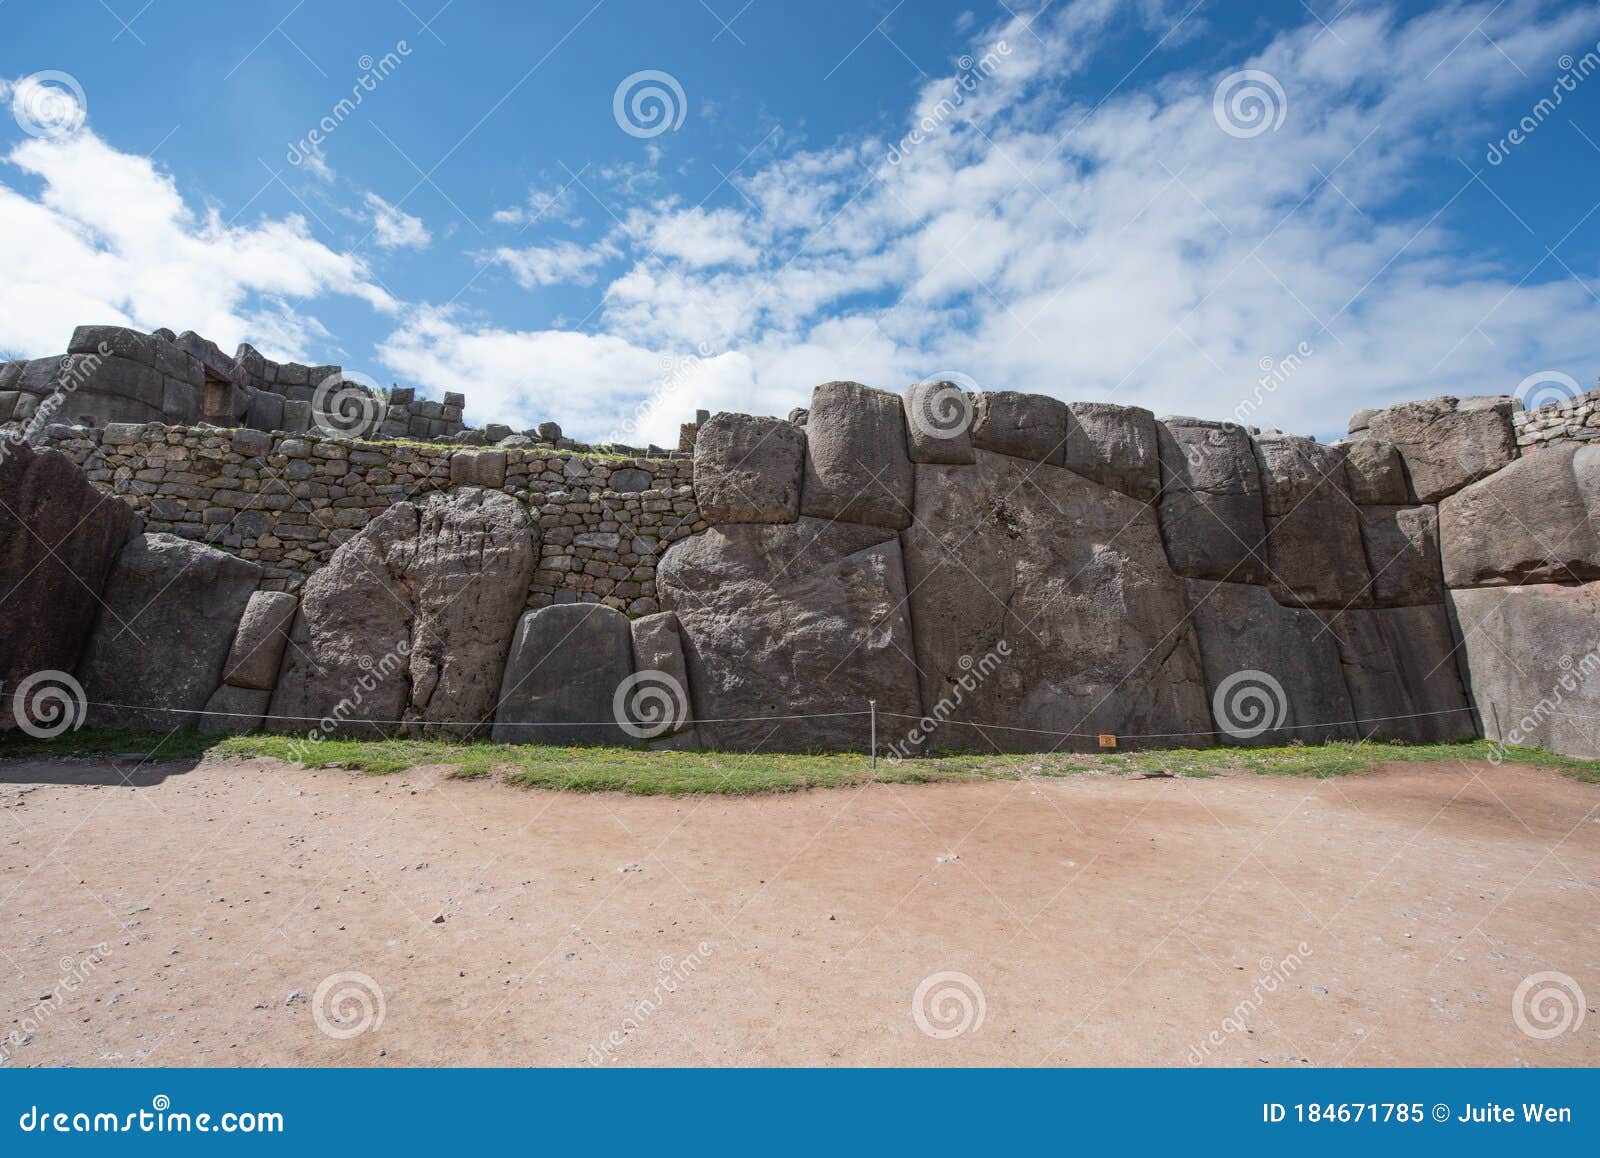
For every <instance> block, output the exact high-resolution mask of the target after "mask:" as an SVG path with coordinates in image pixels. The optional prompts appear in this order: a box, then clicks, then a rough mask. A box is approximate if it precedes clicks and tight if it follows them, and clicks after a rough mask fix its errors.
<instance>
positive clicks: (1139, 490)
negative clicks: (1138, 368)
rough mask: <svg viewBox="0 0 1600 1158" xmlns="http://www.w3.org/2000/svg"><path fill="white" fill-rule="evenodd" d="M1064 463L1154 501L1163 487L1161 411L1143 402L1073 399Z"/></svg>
mask: <svg viewBox="0 0 1600 1158" xmlns="http://www.w3.org/2000/svg"><path fill="white" fill-rule="evenodd" d="M1067 412H1068V414H1069V415H1070V417H1069V420H1068V426H1069V429H1068V432H1067V441H1066V444H1065V446H1064V447H1063V448H1062V458H1061V464H1062V465H1063V466H1065V467H1066V468H1067V469H1068V470H1072V471H1076V472H1077V473H1078V474H1081V475H1082V476H1083V477H1084V478H1088V479H1093V480H1094V481H1095V482H1097V483H1100V484H1101V485H1102V486H1108V487H1110V488H1111V489H1112V490H1115V491H1121V492H1122V493H1123V494H1125V495H1128V496H1130V497H1132V498H1136V499H1138V500H1139V501H1140V502H1149V501H1150V500H1151V499H1153V498H1155V497H1156V495H1157V494H1158V493H1159V492H1160V490H1161V452H1160V448H1159V446H1158V445H1157V442H1156V416H1155V415H1154V414H1151V413H1150V411H1148V410H1145V409H1144V408H1143V407H1140V406H1117V405H1115V404H1113V403H1110V402H1069V403H1067Z"/></svg>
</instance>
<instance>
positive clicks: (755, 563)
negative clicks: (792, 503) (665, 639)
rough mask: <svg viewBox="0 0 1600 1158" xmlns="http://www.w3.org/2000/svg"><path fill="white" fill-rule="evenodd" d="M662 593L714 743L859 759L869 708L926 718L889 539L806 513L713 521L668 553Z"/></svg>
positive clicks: (659, 579)
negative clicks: (795, 517)
mask: <svg viewBox="0 0 1600 1158" xmlns="http://www.w3.org/2000/svg"><path fill="white" fill-rule="evenodd" d="M656 586H657V590H658V591H659V592H660V596H661V601H662V604H663V605H664V606H665V607H666V608H668V609H669V610H674V611H676V612H677V613H678V622H679V624H680V626H681V629H682V632H683V638H684V648H685V660H686V662H687V665H688V671H689V682H690V685H691V693H692V695H693V697H694V714H695V716H696V717H697V718H699V719H701V720H714V721H720V722H716V723H702V724H700V725H699V732H700V735H701V738H702V740H703V741H704V742H705V743H706V744H707V745H709V746H712V747H716V748H722V749H730V750H736V751H754V750H761V751H858V752H859V751H864V750H865V748H866V745H867V741H868V720H867V718H866V716H865V715H864V714H862V713H865V711H866V708H867V700H869V699H876V700H877V702H878V710H879V711H880V712H882V713H899V714H902V715H905V716H910V717H918V716H920V715H921V714H922V707H921V697H920V695H919V694H918V691H917V669H916V664H915V663H914V662H913V658H912V657H913V656H914V654H915V651H914V645H913V642H912V638H911V623H910V618H909V616H908V615H907V613H906V584H905V572H904V569H903V566H902V563H901V555H900V543H899V541H898V540H897V539H896V538H895V537H894V535H893V534H892V533H889V532H886V531H883V530H880V529H878V528H875V527H866V526H860V525H856V524H851V523H839V522H828V521H825V520H821V519H813V518H804V517H803V518H801V519H800V520H799V522H796V523H789V524H785V525H781V526H758V525H752V524H728V525H724V526H717V527H713V528H711V529H710V530H708V531H703V532H701V533H700V534H697V535H693V536H691V537H689V538H687V539H684V540H682V541H680V542H678V543H675V544H673V546H672V547H671V549H670V550H668V551H667V553H666V555H665V556H663V557H662V560H661V564H660V566H659V567H658V568H657V570H656ZM799 717H816V718H799ZM888 718H890V717H888V716H886V717H885V719H886V720H887V719H888ZM902 722H903V723H909V721H902Z"/></svg>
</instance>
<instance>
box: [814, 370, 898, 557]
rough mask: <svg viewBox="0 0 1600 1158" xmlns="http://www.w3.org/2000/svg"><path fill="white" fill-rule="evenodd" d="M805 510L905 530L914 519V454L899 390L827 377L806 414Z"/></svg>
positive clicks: (840, 518)
mask: <svg viewBox="0 0 1600 1158" xmlns="http://www.w3.org/2000/svg"><path fill="white" fill-rule="evenodd" d="M805 430H806V433H805V444H806V454H805V474H804V481H803V482H802V484H801V490H800V511H801V513H802V514H805V515H810V516H813V517H816V518H823V519H839V520H841V521H843V522H846V523H865V524H867V525H869V526H874V527H890V528H894V529H898V528H900V527H904V526H906V525H907V524H908V523H910V521H911V458H910V455H909V453H908V451H907V449H906V419H905V414H904V413H903V412H902V410H901V407H900V396H899V395H897V394H890V393H887V392H886V391H883V390H873V389H871V388H870V387H867V386H863V385H861V384H860V383H859V382H827V383H824V384H823V385H821V386H818V387H817V388H816V390H814V391H813V392H812V395H811V413H810V416H809V417H808V418H807V419H806V428H805Z"/></svg>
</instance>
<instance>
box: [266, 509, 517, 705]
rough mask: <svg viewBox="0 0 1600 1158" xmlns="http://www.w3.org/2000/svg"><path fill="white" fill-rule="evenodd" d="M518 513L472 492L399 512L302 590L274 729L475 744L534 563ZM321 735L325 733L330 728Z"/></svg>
mask: <svg viewBox="0 0 1600 1158" xmlns="http://www.w3.org/2000/svg"><path fill="white" fill-rule="evenodd" d="M534 536H535V528H534V526H533V524H532V522H531V521H530V520H529V518H528V514H527V511H526V510H525V509H524V508H523V506H522V504H521V503H519V502H518V501H517V500H516V499H514V498H512V497H511V496H510V495H507V494H504V493H503V492H499V491H486V490H480V489H478V488H476V487H465V488H461V489H458V490H454V491H447V492H441V493H438V494H434V495H430V496H428V499H427V500H426V502H424V503H422V504H421V505H420V506H417V505H414V504H411V503H399V504H397V505H395V506H393V507H390V508H389V509H388V510H387V511H385V512H384V513H383V514H381V515H379V516H378V517H377V518H376V519H374V520H372V522H370V523H368V524H367V525H366V527H364V528H363V529H362V530H361V532H360V533H359V534H357V535H356V536H355V537H354V538H352V539H350V541H349V542H347V543H345V544H344V545H343V546H341V547H340V548H339V549H338V550H337V551H335V552H334V554H333V557H332V558H331V559H330V560H329V562H328V565H327V566H325V567H323V568H322V569H321V570H320V571H318V572H317V573H316V574H314V575H312V576H311V578H310V579H308V580H307V581H306V585H305V588H304V589H303V590H302V592H301V600H300V613H299V615H297V616H296V617H295V625H294V630H293V632H292V633H291V635H290V641H289V642H290V646H289V650H288V654H287V655H286V657H285V659H284V663H283V668H282V671H281V672H280V673H279V676H278V684H277V688H276V690H275V692H274V695H273V699H272V709H271V715H272V716H274V717H288V718H287V719H274V720H272V721H270V726H271V727H272V728H273V729H275V730H278V731H286V732H309V731H312V730H317V731H319V732H320V733H321V734H322V735H325V736H333V735H337V736H346V735H349V736H371V735H392V734H394V733H395V732H397V731H399V730H402V724H397V723H396V721H403V729H404V730H406V731H413V732H414V731H421V732H422V733H424V734H426V735H438V734H473V733H475V732H477V731H478V730H480V729H481V726H482V725H483V724H484V723H486V722H487V721H488V720H490V719H491V718H493V716H494V713H495V698H496V692H497V690H498V689H499V686H500V672H501V667H502V665H503V664H504V663H505V658H506V651H507V649H508V647H509V646H510V642H511V634H512V631H513V630H514V628H515V626H516V621H517V614H518V612H520V611H521V609H522V606H523V603H524V600H525V599H526V597H527V590H528V582H529V580H530V579H531V578H532V575H533V565H534V559H535V556H536V554H537V544H536V541H535V537H534ZM322 721H327V723H326V724H324V723H322Z"/></svg>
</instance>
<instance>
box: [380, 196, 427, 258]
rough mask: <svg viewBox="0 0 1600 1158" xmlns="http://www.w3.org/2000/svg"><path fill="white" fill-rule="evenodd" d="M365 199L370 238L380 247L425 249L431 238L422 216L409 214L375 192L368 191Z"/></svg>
mask: <svg viewBox="0 0 1600 1158" xmlns="http://www.w3.org/2000/svg"><path fill="white" fill-rule="evenodd" d="M366 201H367V208H368V210H370V211H371V213H372V239H373V241H375V242H376V243H377V244H378V247H379V248H380V249H426V248H427V246H428V243H429V242H431V241H432V240H433V234H431V233H429V232H428V227H427V226H426V225H424V224H422V218H420V217H413V216H411V214H409V213H407V212H406V211H405V210H403V209H400V208H398V207H397V206H394V205H391V204H389V202H387V201H385V200H384V199H383V198H382V197H379V196H378V195H377V194H376V193H368V194H367V197H366Z"/></svg>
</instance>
